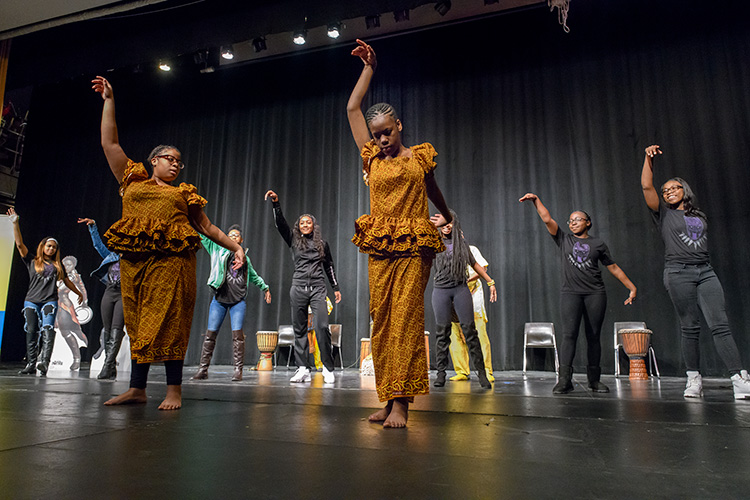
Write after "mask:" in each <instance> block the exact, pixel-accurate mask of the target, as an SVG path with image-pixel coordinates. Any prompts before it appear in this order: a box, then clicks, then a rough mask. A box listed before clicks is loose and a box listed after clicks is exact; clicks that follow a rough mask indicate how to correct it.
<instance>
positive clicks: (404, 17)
mask: <svg viewBox="0 0 750 500" xmlns="http://www.w3.org/2000/svg"><path fill="white" fill-rule="evenodd" d="M393 19H395V20H396V22H397V23H400V22H401V21H408V20H409V9H400V10H394V11H393Z"/></svg>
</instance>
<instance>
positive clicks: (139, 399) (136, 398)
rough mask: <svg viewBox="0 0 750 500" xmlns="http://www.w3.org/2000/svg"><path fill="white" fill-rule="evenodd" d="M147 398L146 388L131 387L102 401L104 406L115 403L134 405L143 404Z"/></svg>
mask: <svg viewBox="0 0 750 500" xmlns="http://www.w3.org/2000/svg"><path fill="white" fill-rule="evenodd" d="M147 400H148V398H146V389H136V388H135V387H131V388H130V389H128V390H127V391H125V392H123V393H122V394H120V395H119V396H115V397H113V398H112V399H108V400H107V401H105V402H104V405H105V406H115V405H134V404H143V403H145V402H146V401H147Z"/></svg>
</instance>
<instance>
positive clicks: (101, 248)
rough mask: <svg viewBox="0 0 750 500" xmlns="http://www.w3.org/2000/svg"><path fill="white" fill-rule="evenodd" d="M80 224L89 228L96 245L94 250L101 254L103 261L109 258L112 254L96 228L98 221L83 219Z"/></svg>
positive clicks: (80, 219)
mask: <svg viewBox="0 0 750 500" xmlns="http://www.w3.org/2000/svg"><path fill="white" fill-rule="evenodd" d="M78 223H79V224H84V223H85V224H86V226H87V227H88V228H89V234H90V235H91V243H92V244H93V245H94V248H96V251H97V252H99V255H100V256H101V257H102V259H105V258H107V256H108V255H109V254H110V253H112V252H110V251H109V249H108V248H107V246H106V245H105V244H104V242H103V241H102V238H101V236H100V235H99V229H97V227H96V221H95V220H94V219H89V218H86V217H82V218H79V219H78Z"/></svg>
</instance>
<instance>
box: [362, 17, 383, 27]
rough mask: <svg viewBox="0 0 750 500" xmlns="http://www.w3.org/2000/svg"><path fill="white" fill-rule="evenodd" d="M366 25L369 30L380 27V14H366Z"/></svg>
mask: <svg viewBox="0 0 750 500" xmlns="http://www.w3.org/2000/svg"><path fill="white" fill-rule="evenodd" d="M365 26H367V29H368V30H370V29H373V28H380V14H375V15H374V16H366V17H365Z"/></svg>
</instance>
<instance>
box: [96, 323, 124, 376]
mask: <svg viewBox="0 0 750 500" xmlns="http://www.w3.org/2000/svg"><path fill="white" fill-rule="evenodd" d="M123 337H125V332H124V331H123V330H120V329H118V328H114V329H112V332H110V334H109V335H108V336H107V339H106V345H105V346H104V353H105V358H104V365H103V366H102V371H100V372H99V375H98V376H97V377H96V378H98V379H100V380H102V379H106V380H115V379H116V378H117V355H118V354H119V353H120V346H121V345H122V339H123Z"/></svg>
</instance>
